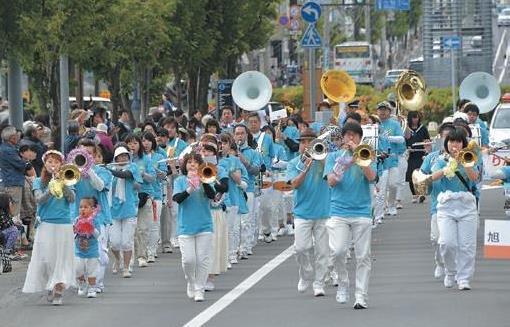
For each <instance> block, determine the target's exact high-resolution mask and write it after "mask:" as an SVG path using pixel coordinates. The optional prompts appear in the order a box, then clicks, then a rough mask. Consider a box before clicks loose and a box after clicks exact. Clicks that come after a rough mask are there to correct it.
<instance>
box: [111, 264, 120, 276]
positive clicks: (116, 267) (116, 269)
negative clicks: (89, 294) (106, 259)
mask: <svg viewBox="0 0 510 327" xmlns="http://www.w3.org/2000/svg"><path fill="white" fill-rule="evenodd" d="M119 270H120V268H119V262H118V261H115V262H114V263H113V267H112V274H114V275H116V274H117V273H118V272H119Z"/></svg>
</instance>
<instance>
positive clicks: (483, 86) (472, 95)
mask: <svg viewBox="0 0 510 327" xmlns="http://www.w3.org/2000/svg"><path fill="white" fill-rule="evenodd" d="M459 96H460V98H461V99H467V100H469V101H471V102H473V103H474V104H476V105H477V107H478V109H479V110H480V113H481V114H483V113H487V112H489V111H491V110H493V109H494V108H495V107H496V106H497V105H498V103H499V99H500V97H501V89H500V87H499V84H498V81H496V78H494V76H492V75H491V74H488V73H485V72H476V73H471V74H469V75H468V76H467V77H466V78H464V80H463V81H462V83H461V84H460V88H459Z"/></svg>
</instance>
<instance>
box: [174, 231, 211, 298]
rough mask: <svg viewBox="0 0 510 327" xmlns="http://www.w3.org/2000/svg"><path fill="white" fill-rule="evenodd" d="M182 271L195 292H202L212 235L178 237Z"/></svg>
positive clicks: (201, 234)
mask: <svg viewBox="0 0 510 327" xmlns="http://www.w3.org/2000/svg"><path fill="white" fill-rule="evenodd" d="M179 245H180V249H181V256H182V269H183V270H184V276H185V277H186V280H187V281H188V283H190V284H191V285H193V286H194V287H195V290H196V291H202V292H203V291H204V287H205V283H206V282H207V275H208V272H209V265H210V264H211V256H212V233H200V234H197V235H181V236H179Z"/></svg>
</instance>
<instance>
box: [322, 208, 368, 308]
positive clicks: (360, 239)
mask: <svg viewBox="0 0 510 327" xmlns="http://www.w3.org/2000/svg"><path fill="white" fill-rule="evenodd" d="M326 225H327V227H328V233H329V247H330V248H331V250H332V251H333V252H334V257H335V260H334V263H335V268H336V271H337V273H338V282H339V284H338V286H339V287H349V275H348V272H347V264H346V254H347V251H349V247H350V245H351V240H352V242H353V243H354V254H355V256H356V291H355V296H356V300H361V301H366V300H367V294H368V280H369V278H370V270H371V267H372V261H371V260H372V258H371V257H370V244H371V235H372V220H371V219H370V218H369V217H356V218H341V217H334V216H333V217H331V218H330V219H329V220H328V222H327V223H326ZM351 233H352V238H351Z"/></svg>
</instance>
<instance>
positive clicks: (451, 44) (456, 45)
mask: <svg viewBox="0 0 510 327" xmlns="http://www.w3.org/2000/svg"><path fill="white" fill-rule="evenodd" d="M441 42H442V43H443V49H448V50H457V49H460V47H461V44H460V43H461V41H460V37H459V36H457V35H450V36H443V37H442V40H441Z"/></svg>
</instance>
